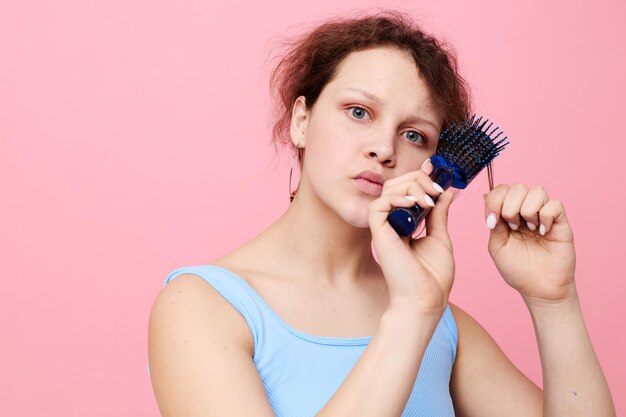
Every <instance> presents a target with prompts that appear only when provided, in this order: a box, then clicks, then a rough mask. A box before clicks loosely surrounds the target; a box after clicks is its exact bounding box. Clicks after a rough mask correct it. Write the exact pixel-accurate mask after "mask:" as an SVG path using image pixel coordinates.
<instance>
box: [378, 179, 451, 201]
mask: <svg viewBox="0 0 626 417" xmlns="http://www.w3.org/2000/svg"><path fill="white" fill-rule="evenodd" d="M442 192H443V188H441V186H440V185H439V184H436V183H434V182H433V180H432V179H430V177H429V176H427V175H426V174H423V175H421V176H418V177H417V178H416V180H414V181H407V182H402V183H398V184H396V185H393V186H390V187H387V188H383V192H382V194H399V195H412V196H414V197H417V198H418V201H420V200H421V201H425V202H426V203H427V204H428V206H429V207H434V201H433V200H436V199H437V198H438V197H439V195H440V194H441V193H442ZM420 205H421V204H420Z"/></svg>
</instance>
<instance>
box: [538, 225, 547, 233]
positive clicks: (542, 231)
mask: <svg viewBox="0 0 626 417" xmlns="http://www.w3.org/2000/svg"><path fill="white" fill-rule="evenodd" d="M539 234H540V235H541V236H543V235H545V234H546V226H544V225H543V224H542V225H541V226H539Z"/></svg>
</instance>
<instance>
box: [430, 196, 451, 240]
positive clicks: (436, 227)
mask: <svg viewBox="0 0 626 417" xmlns="http://www.w3.org/2000/svg"><path fill="white" fill-rule="evenodd" d="M454 195H455V194H454V192H453V191H452V190H447V191H446V192H444V193H443V194H441V195H440V196H439V199H437V203H436V204H435V207H434V208H432V209H431V210H430V213H428V215H427V216H426V219H425V222H426V234H427V235H428V236H431V237H434V238H436V239H438V240H440V241H441V242H444V243H445V244H446V246H447V247H448V248H449V249H450V250H452V241H451V240H450V234H449V233H448V217H449V213H450V205H451V204H452V201H453V200H454Z"/></svg>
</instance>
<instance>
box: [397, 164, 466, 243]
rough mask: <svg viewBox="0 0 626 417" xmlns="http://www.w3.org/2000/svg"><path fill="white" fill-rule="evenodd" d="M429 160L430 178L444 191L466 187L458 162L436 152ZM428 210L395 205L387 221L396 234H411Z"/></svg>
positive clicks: (463, 171)
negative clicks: (431, 165) (430, 165)
mask: <svg viewBox="0 0 626 417" xmlns="http://www.w3.org/2000/svg"><path fill="white" fill-rule="evenodd" d="M430 161H431V162H432V164H433V172H431V174H430V178H431V179H432V180H433V181H434V182H436V183H437V184H439V185H440V186H441V188H443V189H444V191H445V190H447V189H448V188H450V187H454V188H458V189H463V188H465V187H467V184H468V180H467V174H466V173H465V170H464V169H463V168H462V167H461V166H460V165H459V164H457V163H456V162H454V161H452V160H450V159H448V158H446V157H445V156H441V155H437V154H435V155H433V156H431V157H430ZM433 201H435V202H436V201H437V197H433ZM429 212H430V208H428V209H425V208H422V207H420V206H418V205H417V204H416V205H415V206H413V207H408V208H405V207H397V208H394V209H393V210H391V212H390V213H389V216H387V221H388V222H389V225H391V227H392V228H393V230H395V231H396V233H398V235H400V236H403V237H404V236H411V235H412V234H413V233H415V230H417V226H418V225H419V224H420V223H421V222H422V220H424V218H425V217H426V215H427V214H428V213H429Z"/></svg>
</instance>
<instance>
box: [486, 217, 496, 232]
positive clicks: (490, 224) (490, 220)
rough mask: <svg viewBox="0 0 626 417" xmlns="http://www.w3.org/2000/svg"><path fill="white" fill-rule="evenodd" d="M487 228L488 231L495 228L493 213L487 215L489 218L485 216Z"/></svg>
mask: <svg viewBox="0 0 626 417" xmlns="http://www.w3.org/2000/svg"><path fill="white" fill-rule="evenodd" d="M487 227H488V228H490V229H493V228H494V227H496V215H495V213H489V216H487Z"/></svg>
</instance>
